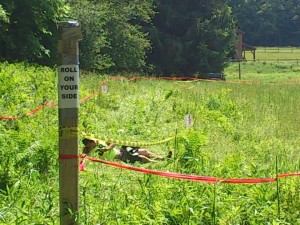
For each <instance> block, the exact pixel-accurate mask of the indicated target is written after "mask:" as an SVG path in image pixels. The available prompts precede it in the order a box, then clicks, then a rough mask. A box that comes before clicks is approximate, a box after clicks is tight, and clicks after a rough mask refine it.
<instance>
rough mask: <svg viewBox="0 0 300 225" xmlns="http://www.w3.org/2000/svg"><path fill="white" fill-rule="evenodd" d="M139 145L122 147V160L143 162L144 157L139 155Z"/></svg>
mask: <svg viewBox="0 0 300 225" xmlns="http://www.w3.org/2000/svg"><path fill="white" fill-rule="evenodd" d="M138 151H139V147H130V146H122V147H121V149H120V152H121V160H122V161H124V162H130V163H134V162H142V158H140V157H139V152H138Z"/></svg>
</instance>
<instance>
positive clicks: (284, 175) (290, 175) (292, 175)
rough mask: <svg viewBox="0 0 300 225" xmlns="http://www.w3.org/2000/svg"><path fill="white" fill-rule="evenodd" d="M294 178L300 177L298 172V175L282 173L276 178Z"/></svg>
mask: <svg viewBox="0 0 300 225" xmlns="http://www.w3.org/2000/svg"><path fill="white" fill-rule="evenodd" d="M295 176H300V172H299V173H284V174H279V175H278V177H279V178H280V177H295Z"/></svg>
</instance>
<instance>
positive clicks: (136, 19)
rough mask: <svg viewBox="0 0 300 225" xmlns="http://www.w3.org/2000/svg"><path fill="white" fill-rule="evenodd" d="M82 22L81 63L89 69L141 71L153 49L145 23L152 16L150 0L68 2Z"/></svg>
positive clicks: (72, 11)
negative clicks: (148, 53) (147, 52)
mask: <svg viewBox="0 0 300 225" xmlns="http://www.w3.org/2000/svg"><path fill="white" fill-rule="evenodd" d="M69 2H70V10H71V14H72V15H73V17H75V18H77V19H78V20H79V21H80V22H81V23H82V30H83V40H82V41H81V43H80V46H81V58H82V60H81V64H82V66H83V67H84V68H86V69H97V70H102V71H103V70H106V71H116V70H117V71H141V70H143V69H144V67H145V57H146V51H148V50H149V48H150V41H149V39H148V37H147V34H146V33H145V32H144V31H143V30H142V25H143V24H147V23H149V22H150V20H151V18H152V15H153V5H152V1H151V0H138V1H121V2H120V1H107V0H99V1H89V0H85V1H73V0H72V1H69Z"/></svg>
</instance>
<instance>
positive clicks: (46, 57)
mask: <svg viewBox="0 0 300 225" xmlns="http://www.w3.org/2000/svg"><path fill="white" fill-rule="evenodd" d="M297 1H300V0H297ZM297 1H296V0H288V1H285V3H284V4H283V3H280V1H279V0H272V1H271V0H269V1H263V2H264V4H263V5H264V7H263V6H262V4H259V2H260V3H261V2H262V1H259V0H256V1H254V0H243V1H240V0H228V1H224V0H210V1H208V0H122V1H120V0H44V1H39V0H2V1H1V3H0V60H2V61H3V60H7V61H11V62H13V61H29V62H35V63H40V64H44V65H55V64H56V63H57V39H58V36H57V23H58V21H63V20H71V19H76V20H79V21H80V23H81V25H82V33H83V39H82V40H81V41H80V62H81V68H84V69H87V70H97V71H104V72H145V73H153V74H163V75H172V74H176V75H195V74H201V73H207V72H222V71H223V69H224V68H225V66H226V61H227V59H228V57H234V54H235V48H234V46H235V42H236V29H237V27H240V28H241V29H242V30H243V31H244V32H245V33H246V40H247V41H249V43H250V44H254V45H258V44H259V45H269V44H270V45H271V44H276V43H278V41H279V40H281V41H282V40H285V43H286V44H297V41H298V40H297V39H296V38H294V39H293V38H292V36H290V35H289V34H291V32H292V30H293V27H294V26H295V25H296V24H297V23H298V17H297V16H298V9H297V7H293V13H289V15H285V18H287V17H289V18H290V17H291V20H288V21H289V22H290V23H291V24H289V26H288V25H287V24H283V22H284V19H283V18H282V17H281V16H282V15H283V14H284V12H288V10H289V8H288V7H291V8H292V6H293V3H294V6H295V2H297ZM276 4H277V5H276ZM275 6H276V7H277V8H276V7H275ZM282 7H283V9H284V10H285V11H284V10H283V9H282ZM271 9H272V10H271ZM279 9H280V10H281V11H280V10H279ZM276 10H278V14H276V15H274V12H275V11H276ZM279 11H280V13H279ZM259 15H260V16H259ZM268 15H269V17H268ZM261 16H264V17H263V18H264V20H263V21H261V23H258V20H259V19H261V18H262V17H261ZM280 19H282V20H280ZM279 20H280V21H281V22H280V21H279ZM288 21H286V23H288ZM279 22H280V23H279ZM265 27H269V29H266V28H265ZM281 28H282V29H283V28H284V29H285V31H286V32H285V33H282V34H280V35H279V34H278V32H279V30H280V29H281ZM288 31H289V32H290V33H288ZM293 32H296V31H295V30H294V31H293ZM286 36H288V37H290V39H289V41H288V40H287V39H285V37H286ZM256 43H257V44H256ZM281 43H283V42H281Z"/></svg>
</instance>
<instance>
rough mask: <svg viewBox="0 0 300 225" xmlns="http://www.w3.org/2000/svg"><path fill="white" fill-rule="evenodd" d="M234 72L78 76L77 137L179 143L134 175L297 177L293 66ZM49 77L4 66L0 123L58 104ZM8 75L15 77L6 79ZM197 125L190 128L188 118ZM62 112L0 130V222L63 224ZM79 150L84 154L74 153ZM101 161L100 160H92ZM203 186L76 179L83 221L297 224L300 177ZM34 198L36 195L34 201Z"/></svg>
mask: <svg viewBox="0 0 300 225" xmlns="http://www.w3.org/2000/svg"><path fill="white" fill-rule="evenodd" d="M237 68H238V64H232V65H230V66H229V67H228V68H227V69H226V71H225V74H226V75H227V80H226V81H198V82H190V81H188V82H183V81H166V80H151V81H150V80H142V79H138V80H136V81H128V80H126V79H124V80H119V81H117V80H112V79H110V78H109V77H108V76H105V75H99V74H92V73H85V72H82V74H81V92H80V95H81V98H83V97H85V96H88V95H90V94H91V93H93V92H94V91H95V90H99V88H101V84H102V81H103V80H108V82H107V84H106V85H107V87H108V92H107V93H100V94H99V95H97V96H96V97H93V98H91V99H90V100H89V101H87V102H85V103H83V104H81V106H80V107H81V108H80V130H81V131H85V132H88V133H93V134H96V135H102V134H105V135H106V136H111V137H113V138H117V139H123V140H137V141H155V140H162V139H165V138H167V137H170V136H172V135H174V134H175V133H176V132H177V133H178V137H180V138H179V139H178V145H177V146H176V145H175V143H174V142H170V143H169V144H164V145H159V146H153V147H151V148H150V149H151V150H152V151H154V152H157V153H159V154H161V155H164V154H166V153H167V152H168V151H169V150H172V151H173V152H174V158H173V159H172V160H169V161H164V162H157V163H154V164H148V165H139V164H136V166H138V167H147V168H150V169H156V170H162V171H173V172H179V173H187V174H197V175H201V176H214V177H220V178H221V177H222V178H260V177H261V178H265V177H276V157H278V172H279V173H288V172H296V171H300V151H299V150H300V149H299V146H300V145H299V144H300V139H299V128H300V127H299V126H300V116H299V115H300V106H299V101H300V95H299V91H300V86H299V82H298V81H299V78H300V75H299V69H300V68H298V67H297V66H292V67H291V66H290V65H285V64H284V65H282V64H277V63H270V64H269V63H253V62H244V63H242V71H243V74H242V79H238V76H237V75H238V73H237ZM55 71H56V70H51V69H49V68H44V67H35V66H30V65H26V64H14V65H13V64H6V63H4V64H1V65H0V76H1V78H2V79H1V81H0V82H1V89H0V96H1V99H0V107H1V114H2V115H5V116H8V115H24V113H26V112H28V111H30V110H31V109H33V108H35V107H37V106H38V105H40V104H42V103H43V102H45V101H49V102H56V101H57V94H56V84H57V74H56V72H55ZM12 74H13V75H14V76H11V75H12ZM186 114H192V115H193V118H194V124H193V127H192V128H191V129H186V128H185V123H184V116H185V115H186ZM57 126H58V124H57V108H55V107H45V108H43V110H42V111H40V112H39V113H37V114H35V115H34V116H32V117H26V116H24V117H22V118H21V119H19V120H12V121H0V131H1V132H0V136H1V138H0V177H1V179H0V181H1V182H0V184H1V186H0V223H1V224H58V221H59V215H58V211H59V206H58V160H57V155H58V146H57V145H58V139H57V136H58V135H57V134H58V131H57V130H58V127H57ZM81 147H82V145H81ZM94 156H96V155H94ZM279 185H280V201H279V203H280V207H279V208H278V201H277V200H278V193H277V188H276V183H266V184H222V183H217V184H207V183H197V182H190V181H182V180H175V179H167V178H162V177H159V176H153V175H144V174H141V173H137V172H132V171H126V170H121V169H118V168H113V167H109V166H106V165H102V164H97V163H92V162H88V163H87V165H86V171H84V172H81V174H80V201H81V206H80V215H79V217H78V219H79V220H80V222H81V224H224V225H225V224H299V223H300V214H299V212H300V202H299V201H300V190H299V185H300V180H299V178H298V177H288V178H285V179H280V183H279ZM31 196H33V197H31Z"/></svg>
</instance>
